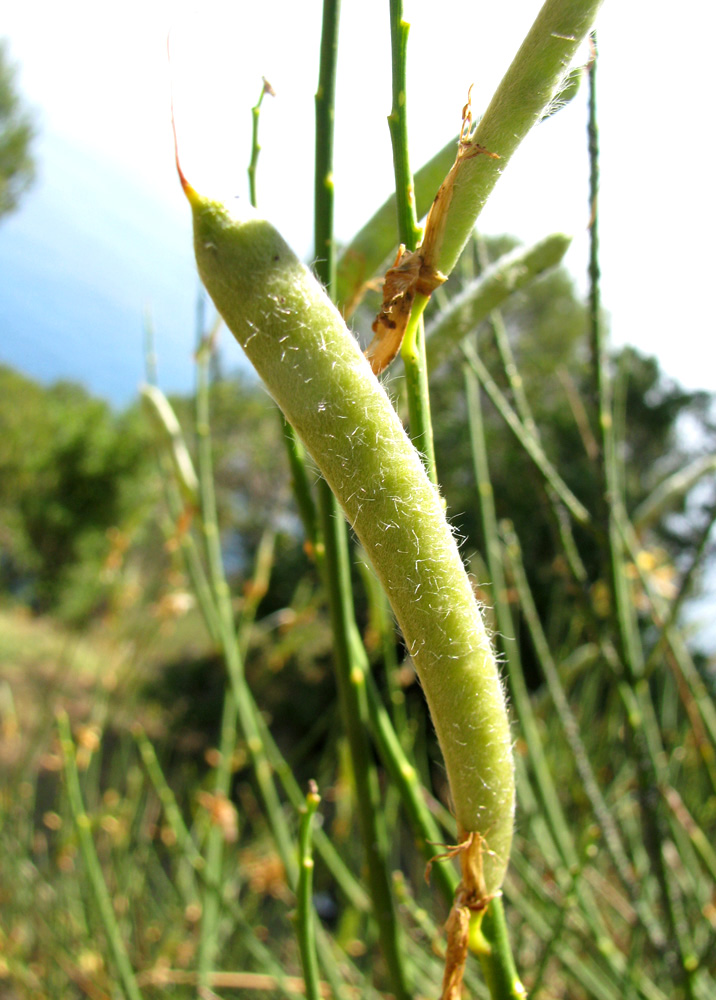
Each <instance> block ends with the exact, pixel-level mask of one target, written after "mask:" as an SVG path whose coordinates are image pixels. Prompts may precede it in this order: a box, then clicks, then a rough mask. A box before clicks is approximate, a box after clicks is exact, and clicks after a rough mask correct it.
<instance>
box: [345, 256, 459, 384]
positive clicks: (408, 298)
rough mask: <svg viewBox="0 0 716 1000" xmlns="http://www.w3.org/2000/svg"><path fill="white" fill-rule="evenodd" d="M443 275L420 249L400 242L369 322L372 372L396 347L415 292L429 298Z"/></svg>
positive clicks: (382, 365)
mask: <svg viewBox="0 0 716 1000" xmlns="http://www.w3.org/2000/svg"><path fill="white" fill-rule="evenodd" d="M443 281H445V275H444V274H440V272H439V271H436V270H435V269H434V268H432V267H430V266H429V265H427V264H426V263H425V261H424V259H423V255H422V253H421V251H420V250H416V251H414V252H411V251H410V250H406V249H405V247H404V246H403V245H402V244H401V246H400V249H399V250H398V256H397V257H396V258H395V263H394V264H393V266H392V267H391V268H389V269H388V271H386V274H385V282H384V283H383V305H382V307H381V310H380V312H379V313H378V315H377V317H376V319H375V322H374V323H373V333H374V337H373V340H372V341H371V342H370V344H369V345H368V347H367V348H366V352H365V356H366V357H367V358H368V360H369V361H370V365H371V368H372V369H373V373H374V374H375V375H380V373H381V372H382V371H384V370H385V369H386V368H387V367H388V365H389V364H390V362H391V361H392V360H393V358H394V357H395V356H396V355H397V353H398V351H399V350H400V346H401V344H402V343H403V337H404V336H405V331H406V329H407V326H408V320H409V319H410V311H411V309H412V307H413V301H414V299H415V296H416V295H425V296H426V297H427V298H429V297H430V296H431V295H432V293H433V292H434V291H435V289H436V288H437V287H438V285H441V284H442V283H443Z"/></svg>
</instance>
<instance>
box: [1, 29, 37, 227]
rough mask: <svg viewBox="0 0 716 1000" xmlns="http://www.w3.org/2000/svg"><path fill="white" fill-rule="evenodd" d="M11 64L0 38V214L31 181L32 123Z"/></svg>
mask: <svg viewBox="0 0 716 1000" xmlns="http://www.w3.org/2000/svg"><path fill="white" fill-rule="evenodd" d="M15 73H16V71H15V67H14V65H13V64H12V63H11V62H10V59H9V56H8V49H7V43H6V42H5V41H2V40H0V218H2V216H3V215H7V214H8V213H9V212H12V211H14V210H15V209H16V208H17V206H18V203H19V200H20V196H21V195H22V194H23V192H24V191H25V190H26V189H27V188H28V187H29V185H30V184H31V183H32V180H33V178H34V176H35V163H34V160H33V157H32V153H31V147H32V142H33V139H34V137H35V127H34V125H33V122H32V119H31V117H30V115H29V114H28V112H27V110H26V108H24V107H23V104H22V101H21V99H20V97H19V96H18V93H17V90H16V87H15Z"/></svg>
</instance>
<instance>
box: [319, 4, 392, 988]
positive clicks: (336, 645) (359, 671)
mask: <svg viewBox="0 0 716 1000" xmlns="http://www.w3.org/2000/svg"><path fill="white" fill-rule="evenodd" d="M339 8H340V4H339V2H338V0H324V4H323V28H322V35H321V61H320V73H319V81H318V89H317V91H316V182H315V209H314V213H315V237H314V238H315V260H316V263H315V271H316V274H317V276H318V278H319V279H320V280H321V281H322V282H323V284H324V286H326V287H327V288H328V289H329V290H331V289H333V288H334V287H335V273H336V271H335V241H334V236H333V201H334V199H333V193H334V188H333V126H334V120H335V86H336V57H337V48H338V21H339ZM318 496H319V511H320V519H321V533H322V536H323V543H324V552H325V558H324V572H325V579H326V591H327V595H328V604H329V608H330V615H331V626H332V631H333V654H334V664H335V670H336V680H337V684H338V694H339V700H340V704H341V714H342V718H343V724H344V727H345V730H346V735H347V738H348V744H349V747H350V752H351V762H352V765H353V776H354V780H355V784H356V806H357V810H358V820H359V825H360V830H361V836H362V840H363V847H364V850H365V852H366V855H367V877H368V885H369V891H370V895H371V899H372V902H373V913H374V916H375V919H376V922H377V925H378V930H379V936H380V942H381V948H382V950H383V955H384V958H385V961H386V964H387V966H388V970H389V974H390V979H391V985H392V989H393V992H394V993H395V995H396V997H397V998H398V1000H407V998H408V997H409V995H410V990H409V987H408V984H407V977H406V972H405V968H404V964H403V951H402V947H401V944H400V931H399V926H398V922H397V915H396V912H395V904H394V901H393V896H392V889H391V884H390V878H389V873H388V868H387V842H386V835H385V830H384V829H383V828H382V824H381V822H380V811H379V801H378V783H377V774H376V771H375V766H374V764H373V760H372V754H371V748H370V744H369V741H368V733H367V727H366V725H365V723H366V722H367V705H366V700H365V672H364V670H363V665H362V663H360V662H359V661H358V660H357V658H356V656H355V645H354V642H353V637H354V635H355V634H357V628H356V624H355V619H354V612H353V593H352V587H351V580H350V555H349V545H348V532H347V528H346V524H345V521H344V519H343V515H342V513H341V510H340V507H339V505H338V502H337V500H336V497H335V496H334V494H333V493H332V491H331V489H330V487H329V486H328V484H327V482H326V481H325V479H322V480H321V481H320V482H319V484H318Z"/></svg>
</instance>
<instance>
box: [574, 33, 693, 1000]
mask: <svg viewBox="0 0 716 1000" xmlns="http://www.w3.org/2000/svg"><path fill="white" fill-rule="evenodd" d="M592 43H593V47H594V56H593V59H592V62H591V64H590V67H589V121H588V126H587V133H588V146H589V165H590V174H589V202H590V222H591V224H590V230H589V232H590V248H589V319H590V341H591V349H592V359H593V364H594V368H595V390H596V392H597V410H598V413H599V429H600V433H601V442H600V443H601V466H600V467H601V474H602V483H603V487H604V500H603V513H602V517H603V518H604V519H605V520H606V527H607V537H608V553H607V555H608V565H609V571H610V575H611V584H612V595H613V610H614V625H615V632H616V638H617V643H618V646H617V648H618V651H619V656H620V659H621V661H622V663H623V665H624V668H625V674H626V686H627V687H628V688H629V689H630V690H631V694H632V695H633V697H634V699H635V701H636V704H637V705H638V712H637V713H636V714H635V713H633V712H627V719H628V721H629V722H630V728H631V730H632V736H633V748H634V756H635V763H636V773H637V782H638V790H639V804H640V809H641V817H642V829H643V835H644V844H645V846H646V849H647V851H648V853H649V857H650V860H651V864H652V867H653V871H654V873H655V874H656V878H657V881H658V884H659V888H660V891H661V897H662V900H663V904H664V910H665V913H666V918H667V925H668V941H669V942H671V948H670V949H669V950H667V952H666V959H667V962H668V963H669V965H670V967H671V968H672V970H673V972H674V973H675V974H676V975H677V978H681V980H682V983H683V985H684V988H685V991H686V995H687V997H688V998H689V1000H692V998H693V983H692V977H691V976H690V975H689V974H688V972H687V971H686V970H687V961H686V958H687V956H686V953H685V946H684V942H683V941H682V938H681V936H680V934H679V927H678V926H677V924H678V921H677V916H676V913H675V910H674V907H673V905H672V902H673V897H672V894H671V891H670V886H669V874H668V872H667V869H666V865H665V861H664V856H663V848H662V845H663V842H664V840H665V833H666V831H665V828H664V819H663V816H662V815H661V811H660V809H659V801H660V800H659V796H658V792H657V787H658V784H659V783H660V781H659V778H660V772H661V771H663V768H662V766H661V765H660V763H659V762H660V760H661V759H663V745H662V742H661V736H660V733H659V727H658V723H657V721H656V718H655V715H654V710H653V704H652V701H651V695H650V692H649V689H648V685H647V683H646V681H645V679H644V676H643V673H644V657H643V649H642V647H641V644H640V641H639V636H638V630H637V626H636V622H635V613H634V608H633V604H632V602H631V597H630V592H629V584H628V581H627V579H626V573H625V566H624V563H625V559H624V553H625V546H624V542H623V539H622V537H621V535H620V531H619V517H618V514H619V511H620V510H621V509H622V500H621V495H620V486H619V475H618V462H617V454H616V445H615V435H614V426H613V417H612V397H611V385H610V379H609V373H608V368H607V355H606V335H605V331H604V327H603V323H602V318H601V296H600V267H599V229H598V222H599V211H598V193H599V131H598V126H597V101H596V67H597V56H596V49H597V46H596V38H595V37H594V36H593V38H592ZM635 723H638V724H636V725H635ZM654 779H656V784H655V783H654ZM677 970H678V972H677ZM679 973H680V975H679Z"/></svg>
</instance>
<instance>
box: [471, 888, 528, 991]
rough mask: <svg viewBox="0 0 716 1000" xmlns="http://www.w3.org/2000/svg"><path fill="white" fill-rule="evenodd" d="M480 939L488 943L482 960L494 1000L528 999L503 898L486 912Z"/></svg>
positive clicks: (482, 953)
mask: <svg viewBox="0 0 716 1000" xmlns="http://www.w3.org/2000/svg"><path fill="white" fill-rule="evenodd" d="M480 936H481V937H482V939H483V941H484V942H485V943H486V944H487V948H486V949H485V948H481V949H480V951H479V953H478V957H479V959H480V966H481V967H482V974H483V975H484V977H485V982H486V983H487V986H488V988H489V990H490V996H491V997H492V998H493V1000H526V997H527V991H526V990H525V987H524V985H523V983H522V980H521V979H520V977H519V975H518V973H517V968H516V966H515V961H514V958H513V957H512V947H511V945H510V937H509V933H508V930H507V921H506V920H505V910H504V907H503V905H502V900H501V899H500V897H499V896H498V897H497V898H496V899H493V900H492V902H491V903H490V905H489V906H488V907H487V910H486V911H485V915H484V916H483V918H482V923H481V925H480Z"/></svg>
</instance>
